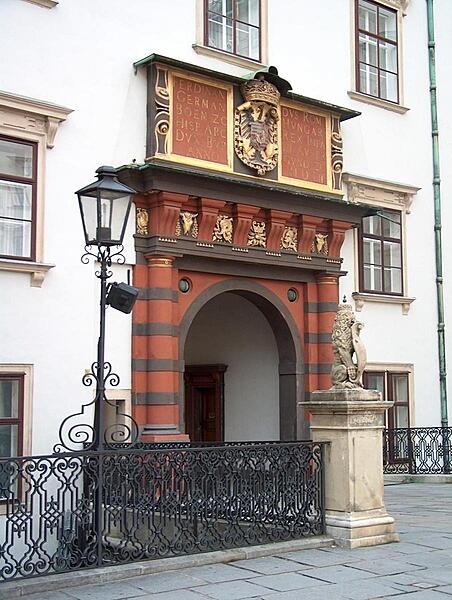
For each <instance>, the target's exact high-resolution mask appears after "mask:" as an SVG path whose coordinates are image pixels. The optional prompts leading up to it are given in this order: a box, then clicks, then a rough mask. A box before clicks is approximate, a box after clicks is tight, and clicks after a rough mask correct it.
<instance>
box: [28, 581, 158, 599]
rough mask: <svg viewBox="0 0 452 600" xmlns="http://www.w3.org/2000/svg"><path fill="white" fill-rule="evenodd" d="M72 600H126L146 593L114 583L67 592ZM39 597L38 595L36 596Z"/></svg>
mask: <svg viewBox="0 0 452 600" xmlns="http://www.w3.org/2000/svg"><path fill="white" fill-rule="evenodd" d="M66 593H67V594H68V595H69V597H70V598H77V600H125V599H126V598H137V599H138V598H139V597H140V596H141V597H142V596H144V594H145V593H146V592H144V591H143V590H140V589H138V588H136V587H134V586H133V585H131V584H130V583H125V582H123V581H114V582H112V583H103V584H101V585H82V586H80V587H77V588H70V589H69V590H66ZM35 596H38V597H39V595H38V594H35Z"/></svg>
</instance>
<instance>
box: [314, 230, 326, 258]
mask: <svg viewBox="0 0 452 600" xmlns="http://www.w3.org/2000/svg"><path fill="white" fill-rule="evenodd" d="M327 238H328V234H324V233H316V234H315V236H314V239H313V241H312V247H311V252H314V253H315V254H324V255H325V256H328V240H327Z"/></svg>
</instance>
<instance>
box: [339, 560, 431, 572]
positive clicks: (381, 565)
mask: <svg viewBox="0 0 452 600" xmlns="http://www.w3.org/2000/svg"><path fill="white" fill-rule="evenodd" d="M350 568H355V569H360V570H362V571H367V572H369V573H374V574H375V575H396V574H397V573H409V572H410V571H421V570H422V569H424V568H425V567H422V566H419V565H414V564H411V563H409V562H405V561H400V560H395V559H393V558H388V559H379V560H368V561H361V562H359V563H354V564H353V565H351V566H350Z"/></svg>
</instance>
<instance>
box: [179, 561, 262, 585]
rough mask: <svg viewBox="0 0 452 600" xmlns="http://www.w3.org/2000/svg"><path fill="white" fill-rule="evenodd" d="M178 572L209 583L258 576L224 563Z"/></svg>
mask: <svg viewBox="0 0 452 600" xmlns="http://www.w3.org/2000/svg"><path fill="white" fill-rule="evenodd" d="M234 564H236V563H234ZM179 573H181V574H184V575H188V576H190V577H195V578H196V579H200V580H202V581H203V582H206V581H208V582H210V583H216V582H222V581H233V580H235V579H250V578H251V577H253V576H255V577H257V576H258V573H250V572H249V571H248V570H245V569H240V568H239V567H235V566H233V565H224V564H219V565H205V566H202V567H193V568H190V569H184V570H183V571H179Z"/></svg>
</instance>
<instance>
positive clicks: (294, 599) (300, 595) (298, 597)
mask: <svg viewBox="0 0 452 600" xmlns="http://www.w3.org/2000/svg"><path fill="white" fill-rule="evenodd" d="M340 589H341V588H340V586H339V585H334V584H331V585H328V586H326V587H325V588H320V589H318V590H316V589H312V588H308V589H304V590H303V591H300V590H293V591H291V592H275V593H273V594H267V595H264V596H263V600H344V599H345V598H346V596H342V594H341V593H340ZM438 600H441V599H438ZM449 600H450V599H449Z"/></svg>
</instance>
